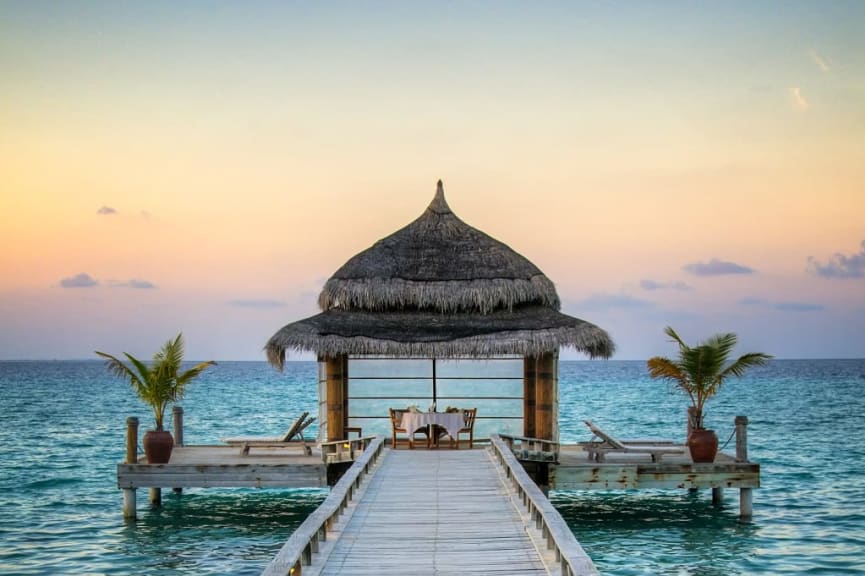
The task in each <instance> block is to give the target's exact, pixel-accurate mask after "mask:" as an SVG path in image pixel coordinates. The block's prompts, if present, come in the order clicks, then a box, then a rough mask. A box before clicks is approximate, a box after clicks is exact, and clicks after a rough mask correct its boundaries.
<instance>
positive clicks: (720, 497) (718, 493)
mask: <svg viewBox="0 0 865 576" xmlns="http://www.w3.org/2000/svg"><path fill="white" fill-rule="evenodd" d="M723 503H724V489H723V488H722V487H720V486H715V487H714V488H712V504H714V505H715V506H720V505H721V504H723Z"/></svg>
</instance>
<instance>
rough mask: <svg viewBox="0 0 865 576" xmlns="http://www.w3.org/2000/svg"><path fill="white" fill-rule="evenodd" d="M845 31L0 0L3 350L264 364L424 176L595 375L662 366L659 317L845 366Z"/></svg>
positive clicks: (860, 71) (863, 65)
mask: <svg viewBox="0 0 865 576" xmlns="http://www.w3.org/2000/svg"><path fill="white" fill-rule="evenodd" d="M862 22H865V5H861V4H856V3H852V4H851V3H834V2H826V3H814V2H778V3H771V2H769V3H757V4H756V5H755V4H754V3H750V2H741V3H738V2H737V3H724V4H722V5H715V6H713V5H709V6H706V5H702V4H689V3H682V4H679V3H659V4H616V3H603V4H588V3H570V2H541V3H530V4H511V3H496V4H474V3H472V4H464V3H453V4H451V3H435V4H432V5H428V6H423V5H417V4H414V3H403V4H391V3H385V4H376V3H372V4H366V3H364V5H363V6H362V7H361V6H359V5H354V4H339V5H319V4H294V3H282V2H250V3H237V4H228V5H223V4H220V5H208V6H205V5H197V4H180V5H177V4H174V3H158V2H157V3H141V4H138V5H136V4H129V3H122V4H117V3H114V2H104V3H102V2H75V1H69V2H63V3H57V4H44V3H32V2H26V1H7V2H3V3H2V4H0V101H2V106H0V245H2V247H3V249H2V252H0V359H11V358H39V359H41V358H91V357H92V356H93V355H92V351H93V350H96V349H100V350H110V351H121V350H123V351H129V352H132V353H134V354H141V355H145V356H147V355H149V354H150V353H151V352H152V351H153V350H155V349H156V348H158V347H159V345H161V343H162V342H163V341H164V340H166V339H167V338H169V337H171V336H173V335H174V334H176V333H177V332H178V331H181V330H182V331H183V332H184V333H185V335H186V340H187V345H188V352H187V356H189V357H191V358H199V359H207V358H215V359H226V360H229V359H254V360H261V359H263V358H264V356H263V354H262V352H261V349H262V347H263V345H264V343H265V341H266V340H267V339H268V338H269V337H270V335H271V334H272V333H273V332H275V331H276V330H277V329H278V328H279V327H281V326H282V325H284V324H286V323H288V322H290V321H293V320H297V319H300V318H303V317H305V316H308V315H311V314H314V313H316V311H317V308H316V298H317V294H318V291H319V290H320V289H321V286H322V285H323V283H324V281H325V280H326V279H327V277H329V276H330V274H331V273H333V272H334V271H335V270H336V269H337V268H338V267H339V266H340V265H341V264H342V263H343V262H345V261H346V260H347V259H348V258H350V257H351V256H352V255H354V254H355V253H357V252H358V251H360V250H362V249H364V248H366V247H368V246H370V245H371V244H372V243H374V242H375V241H376V240H378V239H379V238H381V237H383V236H386V235H388V234H390V233H391V232H393V231H395V230H397V229H398V228H400V227H402V226H404V225H405V224H407V223H408V222H410V221H411V220H412V219H414V218H415V217H417V216H418V215H420V214H421V212H422V211H423V210H424V209H425V208H426V206H427V205H428V203H429V202H430V201H431V200H432V197H433V193H434V191H435V183H436V181H437V180H438V179H439V178H441V179H443V180H444V184H445V192H446V195H447V199H448V203H449V204H450V206H451V207H452V208H453V210H454V211H455V213H456V214H457V215H458V216H460V217H461V218H462V219H463V220H465V221H466V222H468V223H469V224H471V225H473V226H475V227H477V228H480V229H481V230H484V231H485V232H487V233H488V234H490V235H491V236H493V237H495V238H497V239H499V240H502V241H503V242H505V243H507V244H509V245H510V246H511V247H512V248H514V249H515V250H517V251H518V252H520V253H521V254H523V255H524V256H526V257H527V258H529V259H530V260H532V261H533V262H535V263H536V264H537V265H538V266H539V267H540V268H541V269H542V270H543V271H544V272H545V273H546V274H547V276H549V277H550V278H551V279H552V280H553V282H555V283H556V286H557V288H558V291H559V295H560V297H561V299H562V301H563V310H564V311H565V312H566V313H569V314H572V315H575V316H578V317H580V318H584V319H586V320H589V321H591V322H594V323H596V324H598V325H600V326H602V327H604V328H606V329H607V330H609V331H610V333H611V334H612V336H613V338H614V340H615V341H616V342H617V345H618V350H619V352H618V354H617V358H621V359H642V358H646V357H648V356H650V355H653V354H657V353H664V354H667V353H670V347H669V343H668V342H666V338H665V337H664V335H663V333H662V330H663V327H664V326H666V325H673V326H674V327H675V328H676V329H677V331H678V332H679V333H680V334H682V335H683V336H685V337H686V338H687V339H690V340H696V339H702V338H704V337H706V336H709V335H710V334H712V333H715V332H720V331H733V332H737V333H738V334H739V336H740V341H741V342H742V344H743V347H748V348H749V349H757V350H762V351H766V352H770V353H772V354H774V355H776V356H778V357H809V358H813V357H863V356H865V330H863V327H865V243H863V242H865V217H863V214H865V106H863V104H862V103H863V102H865V37H863V36H862V34H861V31H860V26H861V23H862ZM564 357H565V358H568V357H576V356H571V355H568V354H566V355H565V356H564ZM297 358H303V357H302V356H299V357H296V359H297Z"/></svg>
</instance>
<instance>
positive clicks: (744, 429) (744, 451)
mask: <svg viewBox="0 0 865 576" xmlns="http://www.w3.org/2000/svg"><path fill="white" fill-rule="evenodd" d="M735 422H736V462H747V461H748V417H747V416H736V420H735Z"/></svg>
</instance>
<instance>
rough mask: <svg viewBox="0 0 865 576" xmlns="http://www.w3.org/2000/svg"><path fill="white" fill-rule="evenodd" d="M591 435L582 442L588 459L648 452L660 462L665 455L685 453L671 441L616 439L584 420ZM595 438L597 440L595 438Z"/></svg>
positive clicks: (600, 460)
mask: <svg viewBox="0 0 865 576" xmlns="http://www.w3.org/2000/svg"><path fill="white" fill-rule="evenodd" d="M584 422H585V423H586V426H588V427H589V430H591V432H592V434H593V435H594V436H593V439H592V441H590V442H586V443H583V448H584V449H585V450H586V452H588V454H589V460H594V461H595V462H604V461H605V460H606V455H607V454H608V453H611V452H612V453H619V454H649V455H650V456H651V457H652V462H660V461H661V459H662V458H663V457H664V456H665V455H670V454H677V455H683V454H684V453H685V447H684V446H676V445H675V444H673V443H671V442H666V443H665V442H662V441H650V440H617V439H616V438H614V437H613V436H610V435H609V434H608V433H607V432H604V431H603V430H601V429H600V428H598V426H597V425H596V424H595V423H594V422H592V421H591V420H584ZM595 438H597V439H598V440H595Z"/></svg>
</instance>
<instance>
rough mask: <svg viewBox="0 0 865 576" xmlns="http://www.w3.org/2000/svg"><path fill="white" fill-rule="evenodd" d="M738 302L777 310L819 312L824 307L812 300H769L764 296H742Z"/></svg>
mask: <svg viewBox="0 0 865 576" xmlns="http://www.w3.org/2000/svg"><path fill="white" fill-rule="evenodd" d="M739 304H741V305H742V306H748V307H751V308H767V309H771V310H778V311H779V312H819V311H821V310H825V309H826V307H825V306H824V305H823V304H817V303H814V302H797V301H783V302H771V301H769V300H766V299H765V298H754V297H747V298H742V299H741V300H739Z"/></svg>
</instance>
